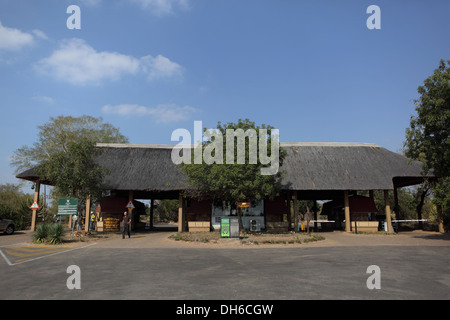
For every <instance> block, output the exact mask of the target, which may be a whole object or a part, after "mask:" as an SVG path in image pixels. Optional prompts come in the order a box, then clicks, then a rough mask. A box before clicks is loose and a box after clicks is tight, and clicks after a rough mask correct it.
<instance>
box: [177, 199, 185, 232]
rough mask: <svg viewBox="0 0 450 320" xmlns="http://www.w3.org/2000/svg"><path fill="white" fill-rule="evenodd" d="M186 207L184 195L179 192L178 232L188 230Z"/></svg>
mask: <svg viewBox="0 0 450 320" xmlns="http://www.w3.org/2000/svg"><path fill="white" fill-rule="evenodd" d="M185 211H186V210H185V208H184V197H183V195H182V194H181V192H180V194H179V196H178V232H184V231H186V212H185Z"/></svg>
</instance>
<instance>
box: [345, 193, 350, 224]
mask: <svg viewBox="0 0 450 320" xmlns="http://www.w3.org/2000/svg"><path fill="white" fill-rule="evenodd" d="M344 212H345V231H346V232H350V231H351V225H350V205H349V201H348V190H345V191H344Z"/></svg>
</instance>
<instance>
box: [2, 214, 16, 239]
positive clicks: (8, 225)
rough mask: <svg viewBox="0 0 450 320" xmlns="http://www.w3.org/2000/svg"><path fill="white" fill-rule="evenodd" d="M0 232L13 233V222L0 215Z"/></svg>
mask: <svg viewBox="0 0 450 320" xmlns="http://www.w3.org/2000/svg"><path fill="white" fill-rule="evenodd" d="M0 232H4V233H5V234H9V235H10V234H13V233H14V222H13V221H12V220H9V219H3V218H2V217H0Z"/></svg>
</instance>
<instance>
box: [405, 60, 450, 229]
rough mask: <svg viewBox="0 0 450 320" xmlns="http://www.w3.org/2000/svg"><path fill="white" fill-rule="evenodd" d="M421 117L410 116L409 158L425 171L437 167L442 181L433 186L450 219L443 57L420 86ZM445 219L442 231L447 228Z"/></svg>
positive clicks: (448, 66) (448, 96) (449, 116)
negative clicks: (420, 162)
mask: <svg viewBox="0 0 450 320" xmlns="http://www.w3.org/2000/svg"><path fill="white" fill-rule="evenodd" d="M417 91H418V93H419V94H420V98H419V99H417V100H415V101H414V102H415V104H416V111H417V116H415V117H414V116H412V117H411V119H410V127H409V128H407V129H406V141H405V143H404V147H405V154H406V156H408V157H409V158H412V159H416V160H420V161H422V162H423V163H424V172H429V171H430V170H433V172H434V174H435V175H436V176H437V177H438V178H439V181H438V182H437V183H436V184H435V185H434V186H433V194H434V202H435V204H436V206H437V207H438V211H442V212H443V213H444V216H443V217H441V220H442V218H443V219H444V220H445V222H446V224H448V223H449V222H450V60H449V61H447V63H445V61H444V60H441V61H440V63H439V67H438V68H437V69H436V70H434V73H433V75H431V76H430V77H428V78H427V79H425V81H424V85H423V86H419V87H418V89H417ZM442 223H443V222H442V221H440V224H441V227H440V229H441V231H443V226H442Z"/></svg>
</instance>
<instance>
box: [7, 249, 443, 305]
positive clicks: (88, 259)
mask: <svg viewBox="0 0 450 320" xmlns="http://www.w3.org/2000/svg"><path fill="white" fill-rule="evenodd" d="M125 241H126V240H125ZM0 249H2V248H0ZM449 257H450V247H449V246H428V247H424V246H407V247H403V246H370V247H365V246H354V247H353V246H345V247H332V246H330V247H305V248H257V249H252V248H249V249H244V250H239V249H226V248H224V249H219V248H215V249H209V248H177V247H171V248H138V249H136V248H105V247H98V246H96V245H92V246H88V247H84V248H79V249H77V250H72V251H68V252H63V253H61V254H55V255H51V256H48V257H45V258H43V259H37V260H32V261H28V262H26V263H21V264H16V265H8V264H7V263H6V262H5V261H4V260H3V259H1V261H0V284H1V290H0V299H1V300H6V299H50V300H52V299H56V300H65V299H83V300H88V299H124V298H125V299H151V300H153V299H176V300H184V299H189V300H192V299H194V300H197V299H213V300H228V299H232V300H265V299H269V300H280V299H281V300H291V299H295V300H297V299H314V300H316V299H337V300H350V299H369V300H373V299H401V300H403V299H445V300H448V299H450V263H449V262H450V258H449ZM71 265H76V266H78V267H79V270H80V274H79V275H80V277H79V280H80V281H79V283H80V289H69V288H68V286H67V280H68V278H69V277H71V276H72V273H68V272H67V268H68V267H69V266H71ZM370 265H377V266H378V267H379V268H380V285H381V288H380V289H372V290H370V289H368V287H367V284H366V282H367V279H368V278H369V277H370V276H371V274H368V273H367V268H368V267H369V266H370Z"/></svg>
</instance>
